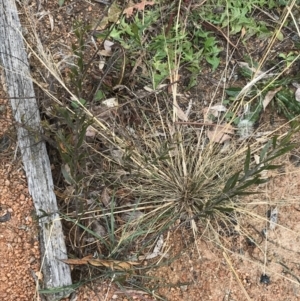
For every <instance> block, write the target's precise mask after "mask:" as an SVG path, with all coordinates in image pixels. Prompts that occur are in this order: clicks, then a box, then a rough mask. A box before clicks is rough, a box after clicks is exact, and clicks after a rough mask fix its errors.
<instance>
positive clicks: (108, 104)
mask: <svg viewBox="0 0 300 301" xmlns="http://www.w3.org/2000/svg"><path fill="white" fill-rule="evenodd" d="M102 104H103V105H105V106H106V107H108V108H114V107H116V106H118V105H119V103H118V99H117V98H116V97H112V98H108V99H106V100H103V101H102Z"/></svg>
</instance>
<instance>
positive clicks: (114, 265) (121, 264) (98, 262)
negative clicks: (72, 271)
mask: <svg viewBox="0 0 300 301" xmlns="http://www.w3.org/2000/svg"><path fill="white" fill-rule="evenodd" d="M88 263H89V264H91V265H93V266H97V267H106V268H110V269H111V270H118V271H122V270H123V271H124V270H130V269H132V266H133V265H138V263H137V262H131V261H119V260H105V259H90V260H89V261H88Z"/></svg>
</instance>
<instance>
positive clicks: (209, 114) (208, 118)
mask: <svg viewBox="0 0 300 301" xmlns="http://www.w3.org/2000/svg"><path fill="white" fill-rule="evenodd" d="M226 111H227V109H226V107H225V106H224V105H222V104H216V105H214V106H211V107H207V108H204V109H203V110H202V113H203V116H204V123H208V124H212V123H213V119H214V117H215V118H217V117H219V116H220V113H222V112H226Z"/></svg>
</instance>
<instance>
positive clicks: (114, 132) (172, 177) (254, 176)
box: [28, 6, 299, 264]
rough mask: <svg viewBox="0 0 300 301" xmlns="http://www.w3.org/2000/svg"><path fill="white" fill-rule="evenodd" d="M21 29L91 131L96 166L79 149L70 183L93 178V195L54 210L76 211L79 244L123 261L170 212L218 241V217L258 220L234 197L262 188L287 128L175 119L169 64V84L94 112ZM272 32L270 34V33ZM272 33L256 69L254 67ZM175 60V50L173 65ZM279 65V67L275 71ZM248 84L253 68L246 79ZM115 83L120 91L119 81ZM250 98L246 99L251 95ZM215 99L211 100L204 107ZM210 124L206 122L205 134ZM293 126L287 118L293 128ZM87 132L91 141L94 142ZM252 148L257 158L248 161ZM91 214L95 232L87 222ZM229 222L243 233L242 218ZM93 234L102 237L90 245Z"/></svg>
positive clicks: (146, 245) (147, 246)
mask: <svg viewBox="0 0 300 301" xmlns="http://www.w3.org/2000/svg"><path fill="white" fill-rule="evenodd" d="M290 15H291V6H290V7H289V8H287V10H286V13H285V15H284V16H283V18H282V22H281V25H280V27H282V26H283V24H284V22H285V20H286V18H288V17H289V16H290ZM32 20H33V18H32ZM31 33H32V39H33V40H34V41H35V46H32V44H30V45H29V44H28V47H29V49H30V51H31V52H32V54H33V55H34V56H35V59H36V60H38V61H39V64H40V65H41V66H42V67H43V68H45V70H47V72H49V73H50V74H51V76H52V77H54V78H55V80H56V81H57V82H58V83H59V84H60V86H61V87H63V89H64V90H65V93H66V94H67V95H68V98H69V99H70V102H71V101H72V102H74V101H75V102H76V103H77V104H78V107H79V109H76V110H74V109H72V108H71V106H67V109H66V112H67V114H68V115H69V116H70V120H75V119H76V118H77V117H78V114H79V115H80V116H83V115H85V116H86V120H87V121H88V122H89V127H88V130H89V131H91V132H92V133H93V134H92V139H91V138H89V137H85V139H84V140H85V141H84V142H83V146H80V147H81V148H84V152H86V153H88V154H89V156H90V158H93V162H96V161H97V160H98V161H97V162H98V163H99V162H101V167H102V169H101V170H99V169H97V170H96V169H93V168H92V167H90V165H91V163H89V157H87V158H86V159H85V162H86V164H87V167H86V168H83V169H84V172H83V174H84V175H83V177H82V178H81V180H79V181H77V182H76V183H75V184H74V185H73V184H72V185H73V186H74V189H76V191H77V192H78V191H79V190H80V191H81V192H83V191H84V192H85V193H86V195H90V193H91V191H88V189H89V187H92V186H93V185H94V183H96V182H97V183H101V185H98V187H99V186H101V187H102V188H101V189H102V194H101V193H100V197H99V198H97V199H94V200H93V202H92V205H91V203H90V198H86V199H84V197H83V196H82V194H81V196H80V198H81V206H82V208H84V209H83V211H81V212H80V211H78V210H79V209H78V208H76V210H75V211H76V212H77V213H78V212H80V214H79V215H78V216H77V217H74V216H71V215H68V214H67V213H66V212H64V213H63V216H64V217H66V218H67V220H69V221H70V220H73V221H76V220H77V222H76V224H77V225H78V224H81V229H82V232H81V233H80V239H79V240H80V243H81V244H82V246H84V247H85V248H88V250H90V251H91V250H98V251H99V250H101V251H102V254H104V255H105V256H106V257H107V258H115V259H117V258H120V259H122V260H129V259H130V260H133V259H134V258H138V257H139V256H142V255H145V254H147V253H148V252H150V250H151V247H153V246H154V245H155V243H156V241H157V238H158V237H159V236H160V235H161V234H164V233H166V232H165V231H166V230H168V229H170V228H172V227H173V226H175V225H177V226H178V221H180V225H183V224H185V225H189V226H191V228H192V233H193V235H196V233H197V232H198V231H199V227H201V228H202V226H203V228H206V229H210V234H209V235H208V236H209V237H210V238H212V237H213V239H214V240H215V241H216V242H217V243H218V244H220V245H224V243H223V242H222V239H220V231H219V229H220V228H222V229H225V228H226V227H227V226H226V225H229V226H228V227H229V228H230V225H232V223H233V220H239V221H241V220H243V219H244V216H248V217H249V216H250V217H251V218H253V219H254V218H256V219H258V220H261V221H262V222H263V223H267V222H268V219H267V218H266V217H265V216H263V215H261V212H259V211H258V212H257V211H255V210H256V209H255V210H254V208H257V207H255V204H251V205H249V199H247V198H244V197H243V196H244V195H247V194H252V193H257V192H262V191H260V187H261V186H259V185H260V184H262V183H264V182H265V179H264V177H263V176H262V172H263V171H264V170H269V169H274V168H277V166H273V165H271V161H272V159H275V158H276V157H278V156H280V155H282V154H284V153H286V152H287V151H288V150H290V149H292V148H293V147H294V145H293V144H291V143H290V142H291V141H290V138H291V136H290V135H289V133H287V132H285V133H282V131H281V129H276V131H278V132H280V131H281V134H280V135H278V137H277V138H276V139H272V137H274V135H275V134H276V131H274V132H272V133H267V134H266V135H265V136H264V137H263V139H262V138H261V139H256V138H255V132H253V133H252V134H251V137H249V138H247V139H239V137H238V134H237V131H236V129H235V128H234V127H233V125H232V121H233V119H234V118H233V119H232V120H231V121H230V120H229V121H228V120H227V121H225V119H224V115H222V114H220V115H219V116H218V118H217V120H215V121H214V124H213V125H209V124H207V123H206V121H207V120H206V121H205V120H202V122H203V123H202V124H200V125H199V126H196V125H193V124H188V121H187V122H186V124H183V123H181V122H180V121H181V120H182V118H183V115H182V114H186V112H183V111H182V109H181V108H180V107H179V105H178V102H179V96H178V95H179V93H178V90H177V89H178V86H177V84H176V81H177V79H178V71H177V73H176V72H175V73H174V72H171V70H170V73H171V76H170V81H171V85H169V86H167V87H166V88H162V89H160V90H157V91H154V92H152V93H149V94H148V95H147V97H140V98H139V97H138V96H137V95H136V94H135V96H134V95H130V97H131V100H129V101H128V102H127V103H125V104H123V105H122V104H118V105H117V106H116V107H113V108H107V109H106V110H105V114H103V111H102V113H101V114H102V115H101V114H100V117H99V114H98V115H97V114H96V113H95V109H94V108H93V107H92V106H89V105H83V104H82V103H81V102H80V101H79V99H78V97H77V96H76V95H75V94H74V93H72V91H71V90H70V88H68V87H67V85H66V83H65V81H64V79H63V77H62V75H61V74H60V68H59V66H58V65H57V64H56V63H54V61H53V59H52V57H51V56H50V55H49V54H48V53H46V51H45V50H44V48H43V45H42V44H41V42H40V39H39V37H38V35H37V33H36V31H35V29H34V26H33V27H32V32H31ZM275 39H276V34H274V39H273V40H272V41H273V42H274V41H275ZM273 42H272V43H271V44H270V47H269V48H268V50H267V52H266V53H265V56H264V57H263V58H262V60H261V62H260V66H259V67H258V68H257V70H260V69H261V68H262V67H263V66H264V64H265V61H266V60H267V56H268V53H269V51H270V50H271V47H272V44H273ZM298 57H299V56H298ZM298 57H297V59H298ZM295 60H296V59H295ZM59 64H61V62H60V63H59ZM179 66H180V58H178V61H177V67H178V68H177V70H179ZM285 71H286V68H284V69H283V70H282V71H281V72H280V73H278V75H277V76H278V77H279V76H280V75H282V74H284V72H285ZM224 72H225V71H224ZM275 79H276V78H275ZM275 79H274V80H275ZM33 80H34V79H33ZM34 81H35V83H36V84H37V85H38V86H39V87H40V88H41V89H43V91H44V92H45V93H46V94H47V95H48V96H49V97H51V99H52V100H53V101H54V102H55V103H56V105H55V106H56V107H63V108H65V107H66V105H65V104H62V102H61V101H60V100H58V99H57V98H56V97H55V96H54V95H53V94H52V93H51V91H49V90H47V89H44V88H43V85H42V83H39V82H38V81H37V80H34ZM172 83H173V84H172ZM256 83H257V78H256V77H255V75H254V78H253V79H252V85H254V84H256ZM250 87H251V82H250V83H248V85H247V87H245V89H244V90H242V92H241V94H240V95H239V96H238V101H237V102H234V103H233V105H232V107H231V108H228V110H230V111H232V112H233V113H234V114H233V115H234V117H236V116H238V115H239V114H240V111H241V110H242V109H243V106H244V102H243V99H244V97H245V95H247V90H248V89H250ZM118 88H119V89H121V88H123V90H122V91H125V92H124V93H128V91H127V90H126V89H127V88H124V87H118ZM167 90H168V91H167ZM122 91H121V92H119V93H122ZM126 91H127V92H126ZM170 91H171V93H170ZM255 97H258V95H256V96H255ZM255 97H254V98H253V99H251V100H250V101H249V102H252V101H254V100H255ZM216 102H217V101H216V100H215V99H213V100H212V102H211V104H209V107H212V106H213V105H215V103H216ZM128 108H130V109H131V110H133V111H135V112H136V116H138V117H139V122H137V123H131V124H128V123H126V122H125V123H124V121H123V120H122V115H123V114H125V113H126V109H127V110H128ZM142 108H146V110H144V109H142ZM104 115H105V116H104ZM186 116H187V115H186ZM187 118H188V117H187ZM204 118H205V117H204V116H203V119H204ZM178 121H179V122H178ZM211 127H213V128H214V129H215V130H214V131H213V132H212V133H210V137H208V136H209V135H208V132H209V131H210V129H211ZM226 129H228V131H229V133H227V132H226ZM232 129H233V132H232ZM297 130H298V128H297V126H296V127H295V129H294V131H297ZM220 132H221V136H223V135H227V134H228V135H229V136H230V139H231V140H230V141H231V142H230V144H229V145H228V146H227V147H224V145H223V144H222V143H217V142H216V139H214V136H215V135H220ZM79 134H80V133H79ZM79 134H78V135H79ZM95 141H97V143H100V144H101V149H100V150H99V148H97V147H96V143H95ZM255 154H256V155H258V157H259V160H258V161H256V162H255V160H254V155H255ZM71 170H72V168H71ZM71 176H73V175H71ZM73 178H74V177H73ZM72 185H71V186H72ZM253 185H254V189H253V188H252V187H253ZM103 187H105V188H104V189H103ZM104 190H105V193H106V196H104V195H105V194H104V193H103V191H104ZM273 206H275V204H273ZM70 216H71V217H70ZM95 220H97V223H98V224H97V225H98V229H99V227H100V228H101V229H102V230H101V231H102V232H101V231H97V230H96V228H95V227H93V226H92V225H93V223H95ZM239 231H241V233H243V234H244V235H245V236H247V237H251V234H250V233H249V230H248V228H247V227H245V228H243V224H242V222H240V230H239ZM84 235H89V236H94V238H95V237H96V238H97V240H96V239H94V240H89V241H88V240H87V239H85V240H83V239H82V237H84ZM211 235H213V236H211ZM99 241H100V243H101V244H102V245H101V246H100V247H99ZM97 244H98V245H97ZM104 249H105V250H104ZM227 251H228V250H227ZM129 255H130V256H129ZM262 264H264V263H262Z"/></svg>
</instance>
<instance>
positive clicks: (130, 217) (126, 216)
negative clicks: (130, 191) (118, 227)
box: [121, 210, 145, 222]
mask: <svg viewBox="0 0 300 301" xmlns="http://www.w3.org/2000/svg"><path fill="white" fill-rule="evenodd" d="M144 215H145V214H144V213H143V212H141V211H139V210H135V211H126V212H123V213H122V214H121V219H122V220H123V221H124V222H132V221H135V220H138V219H140V218H142V217H143V216H144Z"/></svg>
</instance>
